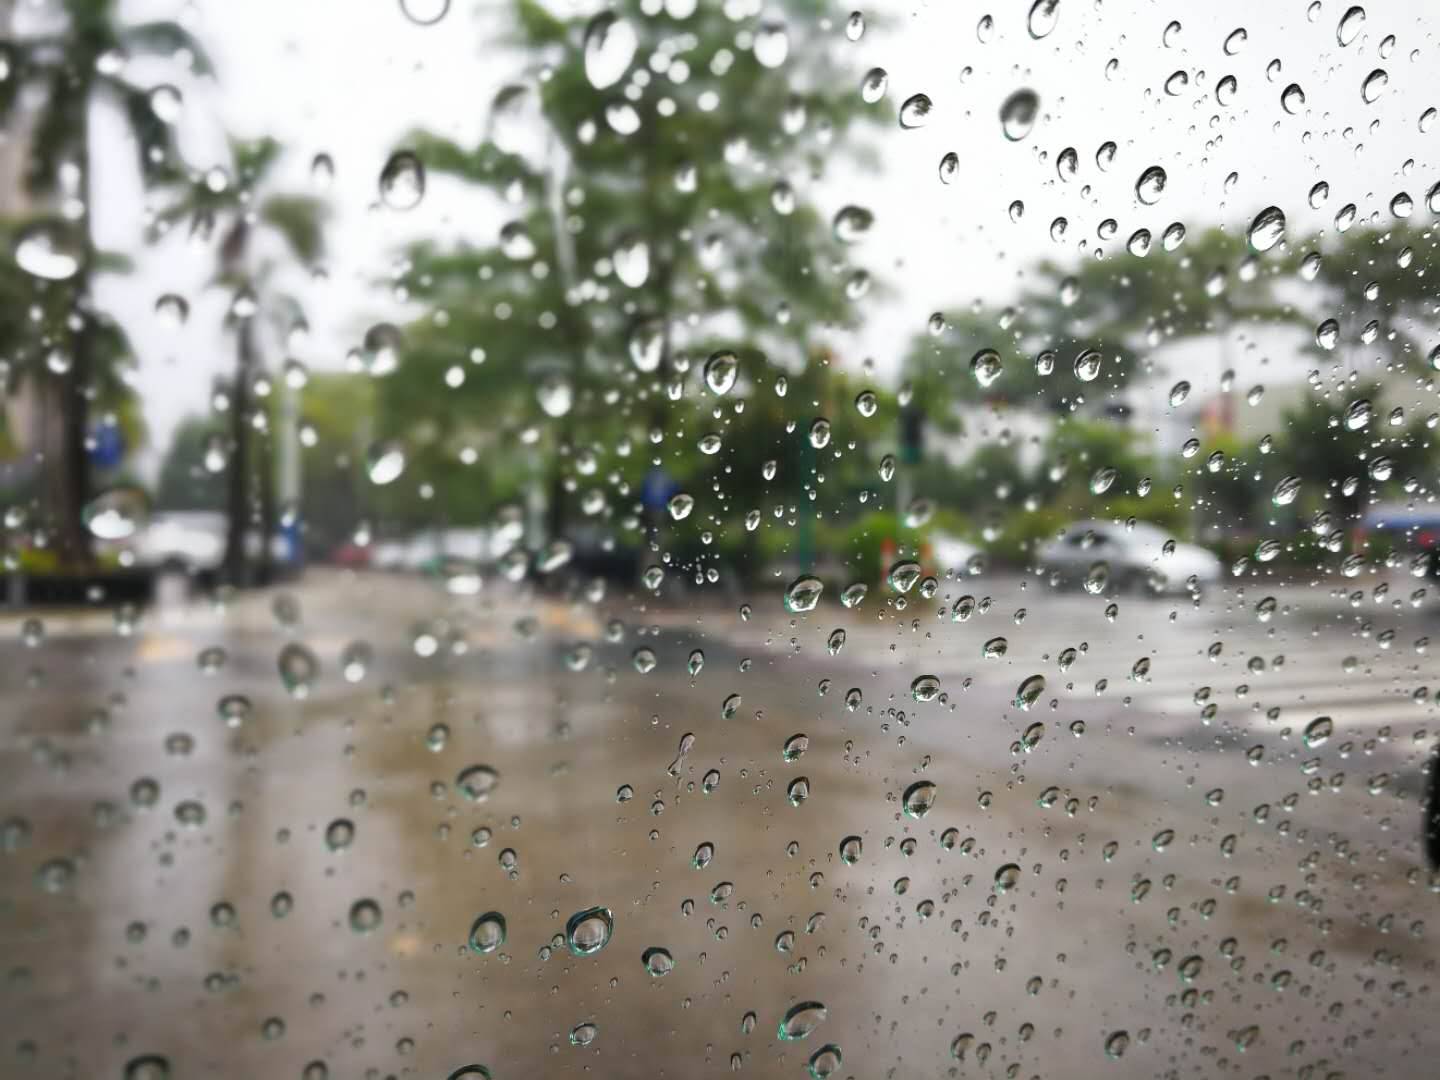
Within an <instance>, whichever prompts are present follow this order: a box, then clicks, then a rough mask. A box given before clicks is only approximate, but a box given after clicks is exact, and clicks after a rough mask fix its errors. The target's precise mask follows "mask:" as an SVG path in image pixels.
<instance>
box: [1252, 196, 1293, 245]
mask: <svg viewBox="0 0 1440 1080" xmlns="http://www.w3.org/2000/svg"><path fill="white" fill-rule="evenodd" d="M1245 238H1246V239H1247V240H1249V241H1250V246H1251V247H1252V248H1254V249H1255V250H1256V251H1269V250H1270V249H1271V248H1272V247H1274V246H1275V245H1276V244H1278V243H1279V242H1280V241H1281V240H1283V239H1284V238H1285V213H1284V211H1282V210H1281V209H1280V208H1279V207H1278V206H1267V207H1266V208H1265V209H1264V210H1261V211H1260V213H1258V214H1256V215H1255V220H1254V221H1252V222H1251V223H1250V228H1249V230H1248V231H1247V232H1246V234H1245Z"/></svg>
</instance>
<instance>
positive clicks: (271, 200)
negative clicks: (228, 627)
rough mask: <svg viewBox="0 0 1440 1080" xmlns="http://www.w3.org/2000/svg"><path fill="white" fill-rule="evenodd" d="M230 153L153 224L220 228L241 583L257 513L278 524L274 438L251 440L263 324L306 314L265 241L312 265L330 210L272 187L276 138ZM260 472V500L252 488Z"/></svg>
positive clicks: (232, 553) (232, 537) (228, 552)
mask: <svg viewBox="0 0 1440 1080" xmlns="http://www.w3.org/2000/svg"><path fill="white" fill-rule="evenodd" d="M230 152H231V159H232V162H233V165H234V179H233V180H231V179H229V178H227V179H226V180H225V182H219V183H217V182H215V179H214V178H215V174H214V173H213V172H206V173H205V174H204V175H202V176H197V177H194V178H192V179H191V180H190V181H189V182H188V183H187V184H185V185H184V186H183V187H182V188H181V189H180V190H179V191H178V192H177V193H176V198H175V199H174V201H173V202H171V204H170V205H169V206H167V207H166V208H165V209H164V210H162V211H161V212H160V213H159V214H157V215H156V220H155V228H156V229H157V230H159V231H164V230H167V229H169V228H172V227H173V226H175V225H176V224H179V223H181V222H188V223H189V224H190V227H191V231H192V232H199V233H200V234H202V235H206V236H208V235H211V234H216V233H217V231H218V239H217V242H216V263H217V266H216V275H215V283H216V284H217V285H219V286H220V287H221V288H223V289H225V290H226V291H227V292H228V293H229V294H230V295H231V297H232V302H231V304H230V306H229V308H228V311H227V313H226V317H225V321H226V325H227V327H228V328H229V329H230V330H232V331H233V332H234V335H235V372H234V375H233V376H232V377H231V379H230V384H229V393H228V416H229V426H230V432H229V444H228V447H227V448H226V453H227V458H228V460H227V463H226V467H225V471H226V478H227V479H226V498H225V510H226V515H227V528H226V536H225V577H226V579H227V580H228V581H230V582H232V583H235V584H244V583H246V582H247V581H248V579H249V577H250V570H251V568H250V567H248V566H247V565H246V563H247V559H246V550H245V549H246V544H245V536H246V534H247V532H249V531H250V530H251V528H252V524H253V519H254V518H255V517H256V516H257V515H258V517H259V519H260V521H259V524H260V526H261V535H263V536H266V537H268V536H269V535H270V533H271V531H272V526H273V521H272V518H273V507H272V506H271V502H272V500H271V498H270V497H269V492H270V490H271V488H270V484H271V479H272V477H271V473H272V472H273V466H272V464H271V455H270V453H269V445H268V441H267V442H264V443H262V445H261V447H260V452H259V453H258V454H257V453H255V449H254V439H253V436H254V434H255V431H256V421H257V418H260V417H263V416H265V415H266V413H265V412H264V411H263V410H260V409H257V408H256V405H255V382H256V380H257V379H258V378H260V377H261V376H262V375H263V369H262V362H261V357H260V346H259V341H258V340H257V328H256V321H257V320H258V319H259V318H261V317H262V315H266V314H269V315H271V316H272V317H273V318H274V319H275V320H276V321H278V322H281V323H282V324H283V323H285V322H293V321H294V320H295V318H297V313H298V311H299V305H298V304H297V303H296V301H295V300H294V299H293V298H292V297H290V296H287V295H285V294H282V293H279V292H277V291H276V290H275V289H274V288H273V283H274V275H275V272H276V270H277V268H278V267H277V258H276V255H275V254H274V251H273V250H266V249H265V248H264V247H262V242H263V241H264V240H265V238H266V236H267V235H269V236H273V237H275V238H277V239H279V240H280V241H281V247H282V250H283V254H284V256H286V257H288V258H289V259H292V260H294V261H296V262H298V263H300V264H301V265H302V266H304V267H306V268H311V267H314V266H315V265H316V264H317V263H318V262H319V260H320V257H321V255H322V252H323V227H324V221H325V213H326V211H325V205H324V204H323V203H322V202H321V201H320V200H318V199H316V198H314V197H313V196H310V195H295V194H289V193H283V192H268V191H266V190H265V189H266V185H267V183H269V182H270V173H271V170H272V169H273V168H274V167H275V164H276V162H277V161H278V160H279V158H280V155H281V147H280V144H279V143H278V142H276V141H275V140H274V139H272V138H269V137H263V138H259V139H255V140H251V141H245V140H239V139H232V140H231V142H230ZM263 430H264V432H265V433H266V435H267V436H268V434H269V432H270V431H271V430H273V429H272V428H271V427H270V426H269V425H265V426H264V428H263ZM257 477H258V479H259V488H260V500H259V502H260V505H259V506H257V505H256V499H255V497H254V492H253V488H254V486H255V484H254V481H255V479H256V478H257ZM262 550H263V551H264V552H265V553H266V554H265V555H262V558H265V557H268V543H267V544H265V545H262Z"/></svg>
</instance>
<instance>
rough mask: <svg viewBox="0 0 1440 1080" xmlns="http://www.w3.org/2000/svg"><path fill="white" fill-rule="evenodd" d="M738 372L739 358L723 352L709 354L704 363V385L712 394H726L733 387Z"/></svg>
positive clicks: (731, 353)
mask: <svg viewBox="0 0 1440 1080" xmlns="http://www.w3.org/2000/svg"><path fill="white" fill-rule="evenodd" d="M739 371H740V361H739V358H738V357H737V356H736V355H735V354H734V353H733V352H728V351H725V350H721V351H720V352H716V353H711V354H710V359H709V360H706V361H705V385H706V386H708V387H709V388H710V392H711V393H712V394H728V393H729V392H730V390H731V388H733V387H734V385H735V379H736V376H737V375H738V373H739Z"/></svg>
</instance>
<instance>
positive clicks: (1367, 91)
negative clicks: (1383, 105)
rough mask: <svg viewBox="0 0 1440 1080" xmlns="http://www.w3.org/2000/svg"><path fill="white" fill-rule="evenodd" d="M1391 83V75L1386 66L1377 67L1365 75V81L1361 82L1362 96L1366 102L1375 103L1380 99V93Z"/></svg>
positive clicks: (1368, 103)
mask: <svg viewBox="0 0 1440 1080" xmlns="http://www.w3.org/2000/svg"><path fill="white" fill-rule="evenodd" d="M1389 85H1390V76H1389V75H1388V74H1387V73H1386V71H1385V69H1384V68H1376V69H1375V70H1374V71H1372V72H1370V74H1369V75H1366V76H1365V81H1364V82H1362V83H1361V84H1360V96H1361V97H1362V98H1363V99H1364V100H1365V104H1367V105H1373V104H1375V102H1376V101H1378V100H1379V98H1380V95H1381V94H1383V93H1384V92H1385V87H1387V86H1389Z"/></svg>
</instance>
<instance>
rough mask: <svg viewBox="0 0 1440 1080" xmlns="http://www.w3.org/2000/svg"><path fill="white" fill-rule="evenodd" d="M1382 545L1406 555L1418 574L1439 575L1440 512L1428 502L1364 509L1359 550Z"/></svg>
mask: <svg viewBox="0 0 1440 1080" xmlns="http://www.w3.org/2000/svg"><path fill="white" fill-rule="evenodd" d="M1367 542H1368V543H1370V544H1371V545H1378V544H1383V545H1385V546H1386V547H1388V548H1389V549H1391V550H1393V551H1394V552H1395V553H1397V554H1399V555H1400V556H1401V557H1402V558H1404V559H1405V560H1406V562H1407V564H1408V566H1409V568H1410V572H1411V573H1412V574H1414V575H1415V576H1416V577H1436V576H1440V511H1437V510H1436V509H1435V508H1434V507H1431V506H1425V505H1419V506H1416V505H1411V504H1409V503H1380V504H1379V505H1377V506H1373V507H1371V508H1370V509H1368V510H1366V511H1365V515H1364V517H1363V518H1361V520H1360V528H1359V529H1358V530H1357V532H1356V536H1355V544H1356V547H1357V549H1358V548H1359V547H1361V546H1363V545H1364V544H1366V543H1367Z"/></svg>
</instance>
